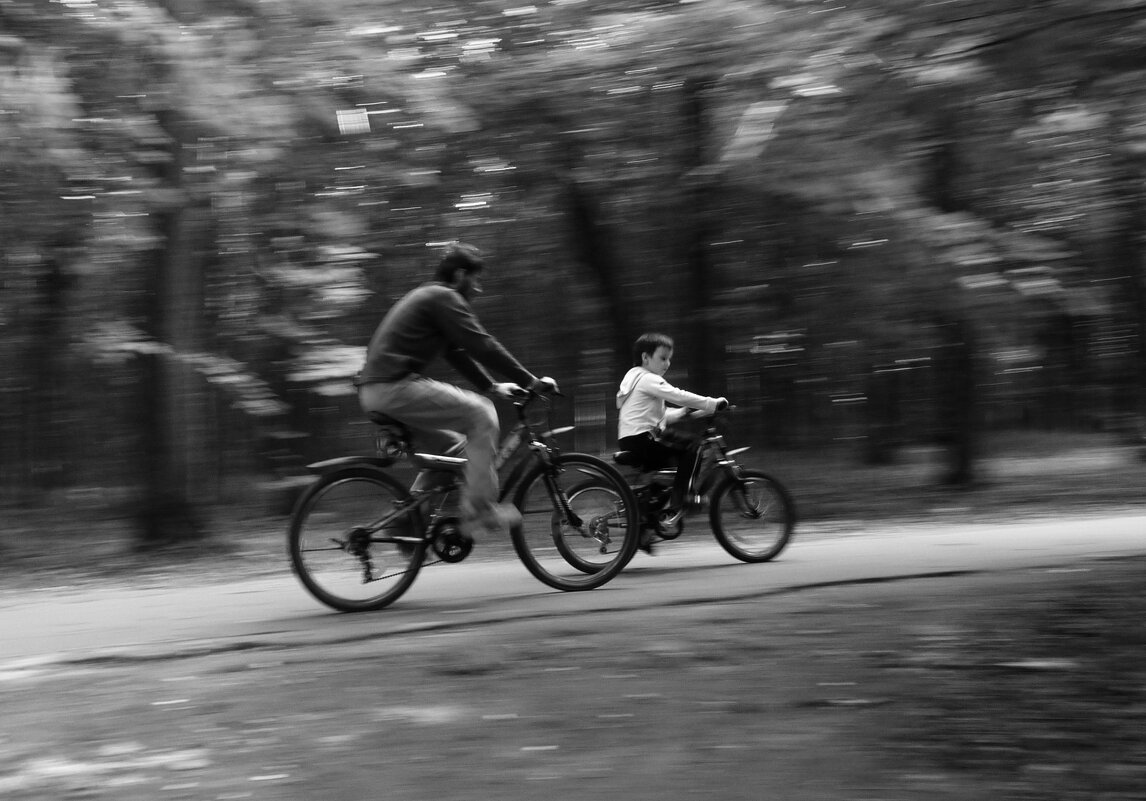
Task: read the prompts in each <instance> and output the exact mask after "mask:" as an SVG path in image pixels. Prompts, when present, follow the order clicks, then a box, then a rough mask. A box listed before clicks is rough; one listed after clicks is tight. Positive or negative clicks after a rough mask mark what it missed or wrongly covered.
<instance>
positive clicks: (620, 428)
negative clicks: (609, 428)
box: [617, 367, 719, 439]
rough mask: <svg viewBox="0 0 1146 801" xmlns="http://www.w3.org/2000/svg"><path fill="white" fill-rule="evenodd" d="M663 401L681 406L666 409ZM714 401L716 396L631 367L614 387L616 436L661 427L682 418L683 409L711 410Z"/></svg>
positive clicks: (715, 401) (712, 410) (716, 401)
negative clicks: (712, 396) (619, 384)
mask: <svg viewBox="0 0 1146 801" xmlns="http://www.w3.org/2000/svg"><path fill="white" fill-rule="evenodd" d="M666 402H668V403H675V404H676V405H678V406H681V407H685V408H681V409H668V410H667V411H666V407H665V403H666ZM717 403H719V398H707V397H705V396H704V395H697V394H696V393H694V392H688V391H687V390H683V389H678V388H677V387H674V386H673V385H672V384H670V383H669V382H668V381H665V380H664V378H663V377H661V376H659V375H657V374H656V373H654V372H651V371H649V370H646V369H645V368H644V367H634V368H632V369H631V370H629V372H627V373H625V377H624V378H623V379H621V388H620V389H618V390H617V408H618V409H620V410H621V413H620V415H619V417H618V420H617V439H622V438H624V437H632V436H636V435H637V434H644V433H645V432H647V431H652V430H654V429H657V428H664V427H665V426H666V425H668V424H670V423H672V422H675V421H676V420H678V419H680V418H681V417H683V416H684V414H685V411H686V409H701V410H703V411H705V412H714V411H716V405H717Z"/></svg>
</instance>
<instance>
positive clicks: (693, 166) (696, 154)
mask: <svg viewBox="0 0 1146 801" xmlns="http://www.w3.org/2000/svg"><path fill="white" fill-rule="evenodd" d="M710 85H711V81H710V80H709V79H707V78H692V79H689V80H688V81H686V82H685V85H684V133H685V136H686V147H687V148H688V149H687V155H686V163H685V165H684V166H685V173H686V174H696V173H697V171H698V170H700V169H701V168H703V167H705V166H706V165H707V164H708V163H709V155H710V154H709V150H710V148H709V141H708V140H709V125H708V119H707V107H706V98H705V92H706V91H707V90H708V88H709V87H710ZM713 189H714V187H713V184H712V182H711V181H708V180H697V181H693V182H692V183H691V184H689V185H687V186H685V189H684V197H683V201H684V203H685V208H684V213H683V214H682V219H684V220H686V221H687V227H688V242H687V244H686V252H687V275H688V286H687V291H686V293H685V294H686V302H687V304H688V309H687V312H686V317H687V319H688V322H689V325H688V332H689V340H688V343H687V347H686V348H685V350H686V352H687V354H688V364H689V385H690V386H689V389H691V390H693V391H695V392H700V393H704V394H708V395H723V394H724V370H723V364H724V352H723V349H722V348H720V347H717V343H716V341H715V337H714V335H713V334H714V332H713V321H712V319H711V317H712V305H713V286H714V281H713V277H714V273H715V271H714V269H713V266H712V264H711V261H710V259H709V252H710V247H711V243H712V241H713V240H714V238H715V237H714V233H715V230H714V229H715V227H716V225H715V221H714V220H713V218H712V213H711V211H710V208H711V206H712V204H711V203H710V199H711V198H710V195H711V193H712V192H713Z"/></svg>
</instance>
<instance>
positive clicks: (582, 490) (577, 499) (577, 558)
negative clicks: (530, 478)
mask: <svg viewBox="0 0 1146 801" xmlns="http://www.w3.org/2000/svg"><path fill="white" fill-rule="evenodd" d="M591 492H601V493H606V494H608V495H609V496H611V497H612V498H613V499H614V502H623V499H622V498H621V497H620V493H619V492H618V491H617V489H616V487H614V486H613V485H612V484H601V483H599V482H597V481H593V480H592V479H589V480H586V481H582V482H581V483H579V484H575V485H573V486H572V487H570V488H569V489H568V490H566V494H567V495H568V496H569V504H570V506H573V507H574V508H577V507H578V506H579V505H580V504H581V502H582V497H581V496H583V495H585V494H587V493H591ZM553 544H554V545H555V546H556V547H557V552H558V553H560V554H561V557H562V558H563V559H564V560H565V561H566V562H568V563H569V564H570V565H572V566H573V567H575V568H577V569H578V570H580V571H581V572H582V573H587V574H591V573H596V572H597V571H598V570H599V566H598V565H597V563H595V562H592V561H590V560H587V559H585V558H583V557H582V556H581V554H580V553H578V552H577V550H576V549H574V548H572V547H570V546H569V544H568V543H567V542H566V539H565V537H554V543H553Z"/></svg>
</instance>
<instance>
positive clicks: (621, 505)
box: [511, 453, 640, 592]
mask: <svg viewBox="0 0 1146 801" xmlns="http://www.w3.org/2000/svg"><path fill="white" fill-rule="evenodd" d="M550 480H552V481H553V483H554V486H555V487H556V488H557V489H558V490H559V491H560V492H561V493H562V494H563V496H564V498H565V499H566V500H567V501H570V502H571V503H572V502H576V504H577V505H576V506H571V509H572V512H573V513H574V514H576V515H577V516H578V518H579V519H580V521H581V526H580V527H576V526H573V525H570V524H569V521H568V520H567V519H566V516H565V513H564V510H563V509H562V504H561V501H560V500H559V499H557V498H555V497H554V496H553V494H552V493H551V491H550V483H549V482H550ZM586 485H588V486H592V487H597V488H608V489H607V492H604V493H588V494H581V495H578V496H576V497H574V498H572V499H570V497H569V496H570V492H571V491H572V490H574V489H575V488H578V487H584V486H586ZM514 505H516V506H517V508H518V509H519V510H520V511H521V515H522V525H520V526H515V527H514V528H513V530H512V531H511V538H512V540H513V549H514V551H516V553H517V556H518V558H519V559H520V560H521V562H522V564H524V565H525V568H526V569H527V570H528V571H529V572H530V573H532V574H533V576H534V577H535V578H537V579H538V580H539V581H541V582H542V583H543V584H546V585H548V586H550V587H553V588H554V589H558V590H564V591H566V592H573V591H577V590H591V589H595V588H597V587H600V586H601V585H603V584H605V583H607V582H609V581H611V580H612V579H613V578H614V577H616V576H617V574H618V573H620V572H621V571H622V570H624V569H625V566H626V565H627V564H628V563H629V562H630V561H631V560H632V558H633V555H634V554H635V553H636V551H637V545H638V544H639V537H640V515H639V513H638V510H637V503H636V499H635V498H634V497H633V491H632V489H631V488H630V487H629V485H628V483H627V482H626V481H625V479H624V477H623V476H622V475H621V474H620V473H619V472H618V471H617V469H616V468H614V467H613V466H612V465H610V464H609V463H607V462H605V461H604V460H602V459H599V458H597V457H596V456H590V455H589V454H585V453H562V454H558V455H556V456H554V457H553V463H552V466H550V465H546V464H542V463H538V464H537V465H535V466H534V467H532V468H531V469H530V470H529V471H528V472H527V473H526V474H525V475H524V476H523V477H522V480H521V483H520V484H519V485H518V488H517V492H516V493H515V494H514ZM618 535H619V536H618ZM571 556H573V557H574V558H573V561H571V559H570V557H571Z"/></svg>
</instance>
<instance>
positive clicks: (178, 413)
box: [136, 111, 208, 548]
mask: <svg viewBox="0 0 1146 801" xmlns="http://www.w3.org/2000/svg"><path fill="white" fill-rule="evenodd" d="M158 117H159V120H160V123H161V125H162V126H163V128H164V130H165V131H166V132H167V133H168V134H169V135H170V137H171V140H172V142H173V145H172V148H173V152H172V156H173V157H172V159H171V161H170V163H169V164H168V165H167V166H166V167H165V168H164V169H163V170H162V174H163V178H164V189H166V190H169V191H170V192H171V193H172V195H173V197H175V198H178V200H177V201H176V202H174V203H173V204H171V205H168V206H165V207H164V208H161V209H159V210H157V211H155V212H154V213H153V217H154V218H155V219H156V220H157V223H158V228H159V231H160V233H161V235H162V239H163V246H162V249H160V250H156V251H155V252H154V258H153V259H152V263H151V264H150V265H148V266H147V267H146V268H145V269H148V276H149V282H148V283H149V285H148V287H147V291H146V293H145V294H146V299H145V308H144V319H145V320H146V321H147V322H146V333H147V334H148V335H149V337H150V338H151V339H152V340H154V341H156V342H158V343H162V345H163V346H165V347H163V348H161V349H160V350H159V351H158V352H155V353H148V354H145V355H143V357H142V380H141V381H140V398H139V400H140V404H141V409H142V415H141V419H140V420H141V433H142V435H143V443H142V447H143V458H142V459H141V465H142V467H143V469H144V475H143V482H142V489H143V498H142V500H141V502H140V505H139V508H138V510H137V515H136V522H137V533H138V544H139V546H140V547H142V548H147V547H155V546H160V545H165V544H169V543H173V542H182V541H187V540H193V539H199V538H201V537H202V536H203V535H204V533H205V528H204V521H203V517H202V513H201V511H200V510H199V509H197V508H196V506H195V504H193V503H192V501H191V500H190V499H191V496H192V495H194V494H196V490H197V489H200V488H201V487H202V486H203V482H202V481H201V478H202V475H203V472H204V469H205V468H204V466H205V464H206V463H207V459H206V458H205V455H204V453H205V449H206V447H207V443H208V438H207V437H206V436H205V425H204V420H205V415H206V409H205V401H204V397H203V392H202V389H201V387H200V384H199V381H198V379H197V377H196V376H195V375H194V373H192V372H191V371H190V369H189V368H188V366H187V364H186V363H185V362H183V361H181V360H180V359H178V358H175V356H177V355H180V354H186V353H190V352H195V351H200V350H202V344H203V343H202V333H201V332H202V296H203V286H202V281H203V278H202V269H201V268H202V265H201V260H199V259H198V258H197V256H196V254H197V253H198V249H197V239H198V237H197V236H196V234H197V233H198V232H199V231H200V230H201V228H202V226H201V224H200V222H201V220H202V216H203V215H202V212H201V210H198V209H194V208H189V207H188V200H187V198H186V196H185V194H184V186H183V184H182V174H183V149H184V148H183V126H182V124H181V122H180V121H179V120H178V118H177V114H176V113H175V112H170V111H168V112H163V113H160V114H159V115H158Z"/></svg>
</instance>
